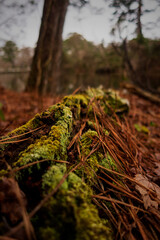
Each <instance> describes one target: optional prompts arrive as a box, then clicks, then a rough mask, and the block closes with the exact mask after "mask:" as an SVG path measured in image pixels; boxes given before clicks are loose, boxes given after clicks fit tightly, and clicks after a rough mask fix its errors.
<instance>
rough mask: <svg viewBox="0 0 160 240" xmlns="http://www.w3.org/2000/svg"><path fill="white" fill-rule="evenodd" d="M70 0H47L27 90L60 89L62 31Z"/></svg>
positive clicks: (41, 91) (52, 92)
mask: <svg viewBox="0 0 160 240" xmlns="http://www.w3.org/2000/svg"><path fill="white" fill-rule="evenodd" d="M68 3H69V0H61V1H59V0H45V2H44V8H43V17H42V22H41V27H40V33H39V38H38V42H37V47H36V49H35V53H34V57H33V61H32V66H31V72H30V75H29V78H28V82H27V86H26V90H27V91H36V92H37V93H39V94H46V93H50V94H54V93H56V91H57V90H58V81H59V75H60V59H61V50H62V31H63V25H64V21H65V16H66V11H67V7H68Z"/></svg>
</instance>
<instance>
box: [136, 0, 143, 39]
mask: <svg viewBox="0 0 160 240" xmlns="http://www.w3.org/2000/svg"><path fill="white" fill-rule="evenodd" d="M141 16H142V0H138V11H137V36H138V38H139V39H142V38H143V33H142V22H141Z"/></svg>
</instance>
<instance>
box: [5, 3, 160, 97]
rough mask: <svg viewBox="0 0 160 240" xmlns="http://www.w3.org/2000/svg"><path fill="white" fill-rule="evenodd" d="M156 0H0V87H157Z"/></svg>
mask: <svg viewBox="0 0 160 240" xmlns="http://www.w3.org/2000/svg"><path fill="white" fill-rule="evenodd" d="M159 27H160V1H159V0H152V1H150V0H128V1H124V0H98V1H97V0H88V1H87V0H70V1H69V0H62V1H58V0H45V1H44V0H33V1H30V0H12V1H10V0H5V1H4V0H1V1H0V85H1V86H3V87H5V88H8V89H11V90H14V91H16V92H22V91H27V92H36V93H38V94H40V95H46V94H50V95H55V94H68V93H72V92H73V91H74V90H75V89H77V88H78V87H82V88H86V87H87V86H93V87H97V86H99V85H102V86H104V87H105V88H108V87H112V88H119V86H120V84H121V83H123V82H132V83H134V84H136V85H138V86H139V87H141V88H142V89H145V90H147V91H150V92H153V93H157V94H158V93H160V61H159V59H160V40H159V37H160V31H159Z"/></svg>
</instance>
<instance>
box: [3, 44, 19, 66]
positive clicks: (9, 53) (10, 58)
mask: <svg viewBox="0 0 160 240" xmlns="http://www.w3.org/2000/svg"><path fill="white" fill-rule="evenodd" d="M17 52H18V48H17V45H16V44H15V43H14V42H12V41H7V42H6V43H5V45H4V46H3V47H2V59H3V60H4V61H5V62H8V63H10V64H11V66H12V67H15V58H16V55H17Z"/></svg>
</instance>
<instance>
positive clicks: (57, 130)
mask: <svg viewBox="0 0 160 240" xmlns="http://www.w3.org/2000/svg"><path fill="white" fill-rule="evenodd" d="M55 110H57V111H56V112H55V115H56V114H59V117H56V119H57V121H56V122H55V125H53V126H52V127H51V130H50V132H49V134H48V136H46V135H45V136H42V137H41V138H40V139H37V140H36V141H35V142H34V143H33V144H31V145H29V146H28V147H27V148H26V150H24V151H22V152H21V153H20V155H19V159H18V161H17V162H16V163H14V166H24V165H26V164H27V163H30V162H34V161H37V160H41V159H48V160H54V159H63V160H65V159H66V158H67V145H68V143H69V137H70V132H71V129H72V112H71V111H70V109H69V108H68V107H66V106H64V105H63V104H62V105H60V106H59V105H57V106H56V108H55ZM60 114H61V115H60ZM36 166H37V167H38V168H39V165H36ZM28 169H30V168H28Z"/></svg>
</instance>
